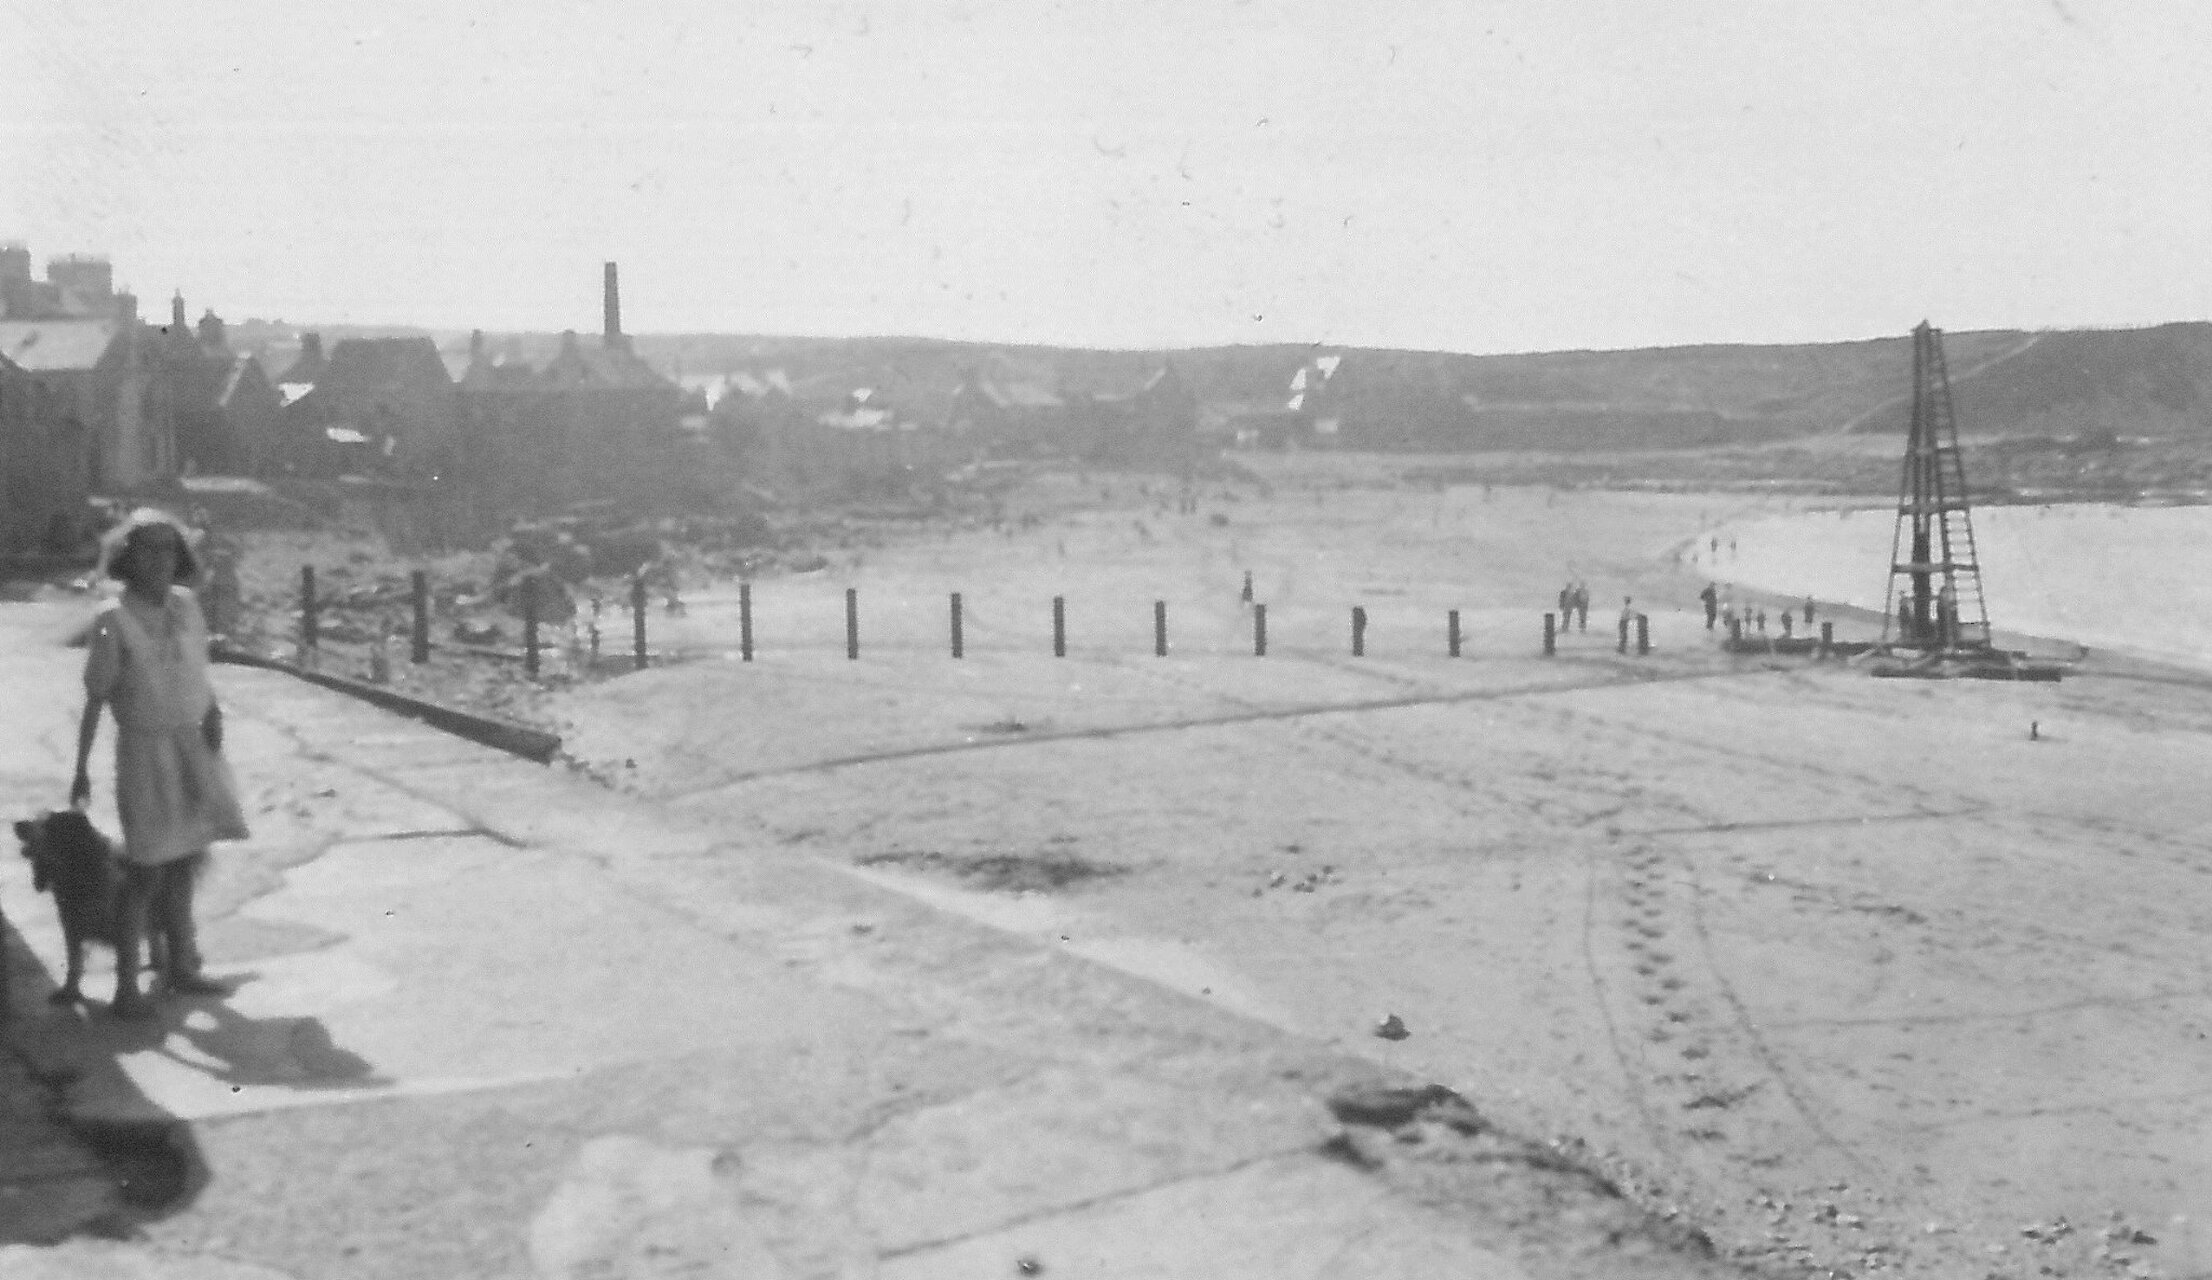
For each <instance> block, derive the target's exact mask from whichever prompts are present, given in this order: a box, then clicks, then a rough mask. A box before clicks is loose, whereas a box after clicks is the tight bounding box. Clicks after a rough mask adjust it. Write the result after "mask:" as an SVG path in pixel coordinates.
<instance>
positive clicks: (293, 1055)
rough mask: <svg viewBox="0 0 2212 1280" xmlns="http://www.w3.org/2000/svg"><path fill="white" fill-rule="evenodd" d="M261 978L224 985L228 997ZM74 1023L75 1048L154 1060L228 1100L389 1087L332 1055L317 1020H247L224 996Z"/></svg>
mask: <svg viewBox="0 0 2212 1280" xmlns="http://www.w3.org/2000/svg"><path fill="white" fill-rule="evenodd" d="M259 976H260V975H258V974H255V973H246V974H240V975H236V976H233V977H229V978H226V979H225V981H226V982H227V983H228V984H229V985H230V987H231V992H232V994H235V993H236V991H237V990H238V988H240V987H242V986H244V985H245V984H247V983H249V982H252V981H253V980H254V979H255V978H257V977H259ZM74 1021H76V1030H75V1032H74V1034H67V1033H65V1038H67V1039H70V1040H75V1041H76V1042H77V1043H78V1044H79V1046H80V1047H81V1048H84V1049H90V1050H93V1051H95V1052H98V1053H102V1054H111V1055H116V1056H121V1055H124V1054H132V1053H156V1054H159V1055H160V1056H162V1057H164V1058H167V1059H169V1060H170V1061H172V1062H174V1063H176V1064H177V1065H179V1066H182V1067H185V1068H187V1069H188V1070H190V1071H192V1072H194V1073H196V1074H198V1075H201V1076H204V1077H206V1078H207V1079H209V1080H212V1081H215V1082H217V1083H220V1084H227V1085H230V1086H231V1088H232V1091H233V1092H236V1091H237V1090H240V1089H244V1088H248V1087H252V1088H257V1089H269V1088H277V1089H375V1088H380V1087H383V1086H386V1085H389V1084H391V1083H392V1080H391V1079H390V1078H389V1077H387V1076H383V1075H380V1074H378V1072H377V1071H376V1069H375V1067H374V1066H372V1065H371V1064H370V1062H369V1061H368V1059H366V1058H363V1057H362V1056H361V1055H360V1054H357V1053H354V1052H352V1051H351V1050H349V1049H344V1048H341V1047H339V1045H338V1044H337V1043H336V1042H335V1041H333V1040H332V1039H331V1035H330V1029H329V1028H328V1027H325V1026H324V1025H323V1021H322V1019H320V1018H315V1017H304V1016H297V1015H291V1014H286V1015H281V1016H276V1017H265V1018H253V1017H248V1016H246V1015H245V1014H242V1013H240V1012H238V1010H236V1009H235V1008H233V1007H232V1006H231V1004H230V995H228V994H226V995H218V996H174V995H160V996H154V997H152V1005H151V1012H150V1014H149V1016H147V1017H143V1018H130V1019H124V1018H117V1017H115V1016H114V1015H113V1014H112V1013H111V1012H109V1011H108V1010H106V1009H104V1008H100V1007H98V1006H93V1007H91V1008H88V1009H87V1010H85V1013H84V1016H82V1018H81V1020H74Z"/></svg>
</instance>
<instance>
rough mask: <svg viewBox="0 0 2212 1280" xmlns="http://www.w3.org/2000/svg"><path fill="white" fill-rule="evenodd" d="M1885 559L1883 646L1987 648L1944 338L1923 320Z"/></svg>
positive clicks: (1915, 336)
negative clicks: (1892, 527) (1902, 470)
mask: <svg viewBox="0 0 2212 1280" xmlns="http://www.w3.org/2000/svg"><path fill="white" fill-rule="evenodd" d="M1889 561H1890V570H1889V592H1888V600H1889V606H1888V608H1887V610H1886V611H1885V614H1884V617H1883V620H1882V643H1883V644H1884V645H1885V646H1889V647H1893V648H1902V649H1923V650H1927V651H1930V652H1932V653H1961V652H1965V653H1971V652H1986V651H1987V650H1989V648H1990V635H1989V607H1988V604H1987V602H1986V601H1985V600H1984V599H1983V597H1982V570H1981V561H1980V559H1979V558H1978V557H1977V556H1976V555H1975V552H1974V521H1973V517H1972V515H1971V513H1970V511H1969V509H1968V503H1967V495H1966V472H1965V470H1964V469H1963V468H1962V467H1961V466H1960V464H1959V431H1958V421H1957V419H1956V418H1955V417H1954V416H1953V414H1952V412H1951V376H1950V374H1949V373H1948V372H1947V371H1946V369H1945V367H1944V363H1943V332H1942V330H1940V329H1932V328H1930V327H1929V326H1928V322H1927V321H1925V320H1923V321H1921V322H1920V325H1919V327H1918V328H1916V329H1914V330H1913V331H1912V426H1911V429H1910V433H1909V434H1908V435H1907V436H1906V439H1905V475H1904V482H1903V483H1902V484H1901V485H1900V486H1899V488H1898V494H1897V531H1896V533H1895V534H1894V535H1893V536H1892V538H1891V539H1890V555H1889Z"/></svg>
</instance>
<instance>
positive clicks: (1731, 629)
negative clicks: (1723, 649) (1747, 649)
mask: <svg viewBox="0 0 2212 1280" xmlns="http://www.w3.org/2000/svg"><path fill="white" fill-rule="evenodd" d="M1728 643H1730V644H1732V645H1737V644H1742V643H1743V619H1742V618H1730V619H1729V620H1728Z"/></svg>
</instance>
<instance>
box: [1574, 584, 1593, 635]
mask: <svg viewBox="0 0 2212 1280" xmlns="http://www.w3.org/2000/svg"><path fill="white" fill-rule="evenodd" d="M1574 605H1575V630H1577V631H1588V630H1589V629H1590V586H1589V584H1588V583H1585V582H1577V583H1575V600H1574Z"/></svg>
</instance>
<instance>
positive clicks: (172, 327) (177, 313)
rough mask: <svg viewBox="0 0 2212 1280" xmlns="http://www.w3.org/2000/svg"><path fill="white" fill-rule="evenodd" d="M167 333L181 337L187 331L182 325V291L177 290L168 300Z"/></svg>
mask: <svg viewBox="0 0 2212 1280" xmlns="http://www.w3.org/2000/svg"><path fill="white" fill-rule="evenodd" d="M169 332H171V333H173V334H177V335H179V336H182V335H183V334H185V333H186V332H188V330H187V329H186V328H185V325H184V290H182V289H179V290H177V291H176V293H175V294H173V295H171V296H170V298H169Z"/></svg>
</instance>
